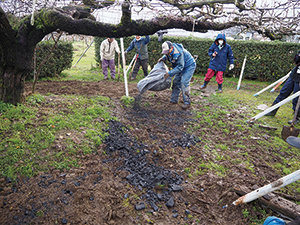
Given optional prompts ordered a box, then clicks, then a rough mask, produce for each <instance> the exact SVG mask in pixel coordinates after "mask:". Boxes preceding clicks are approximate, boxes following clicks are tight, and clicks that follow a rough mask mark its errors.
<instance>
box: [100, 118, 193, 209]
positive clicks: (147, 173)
mask: <svg viewBox="0 0 300 225" xmlns="http://www.w3.org/2000/svg"><path fill="white" fill-rule="evenodd" d="M126 130H129V129H128V128H127V127H125V126H124V125H123V124H122V123H120V122H118V121H114V120H111V121H110V123H109V128H108V129H107V130H106V132H108V133H109V135H108V136H107V137H106V138H105V140H104V144H106V148H105V151H106V153H108V154H112V153H113V152H115V151H118V153H119V155H120V157H119V159H118V160H120V161H122V162H123V163H122V166H120V167H119V168H118V170H125V171H128V172H129V175H128V176H127V177H126V179H127V182H128V183H130V184H131V185H133V186H135V188H138V189H139V190H143V189H145V190H146V194H144V195H143V196H140V197H141V199H145V200H146V201H147V203H148V204H149V205H150V206H151V207H152V209H153V210H154V211H157V210H158V207H157V205H156V204H157V203H158V202H160V201H164V202H165V204H166V206H167V207H173V206H174V199H173V197H172V195H171V192H176V191H181V190H182V186H181V184H182V183H183V180H184V179H183V177H182V176H180V175H178V174H177V173H176V172H174V171H170V170H169V169H165V168H163V167H160V166H158V165H157V164H158V163H157V160H158V159H157V160H155V158H156V157H155V154H156V152H155V151H154V152H153V153H152V154H153V157H151V158H152V159H153V160H151V161H150V160H149V157H147V156H148V155H149V154H151V152H150V151H149V150H148V149H149V147H148V146H147V145H145V144H143V143H139V142H138V141H136V140H135V138H134V137H130V136H129V135H128V134H126ZM189 138H191V139H193V141H191V140H190V139H189ZM189 138H187V137H183V139H182V140H181V141H183V140H185V141H187V142H188V143H190V144H193V145H194V144H195V143H196V142H195V141H194V139H196V138H195V137H193V136H189ZM172 141H174V140H172ZM174 142H176V141H174ZM188 143H187V144H186V145H188ZM155 186H159V187H164V188H163V189H162V193H157V192H155V188H154V187H155ZM125 197H126V196H125ZM135 207H136V209H137V210H140V209H143V208H145V205H144V204H143V203H142V204H139V205H136V206H135Z"/></svg>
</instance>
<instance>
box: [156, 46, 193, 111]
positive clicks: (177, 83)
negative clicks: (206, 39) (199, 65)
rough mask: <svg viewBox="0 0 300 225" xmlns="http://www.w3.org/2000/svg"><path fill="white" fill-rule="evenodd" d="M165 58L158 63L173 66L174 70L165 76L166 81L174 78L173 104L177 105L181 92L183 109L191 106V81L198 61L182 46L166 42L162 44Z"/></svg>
mask: <svg viewBox="0 0 300 225" xmlns="http://www.w3.org/2000/svg"><path fill="white" fill-rule="evenodd" d="M161 54H164V56H163V57H162V58H160V59H159V60H158V61H164V62H165V61H168V62H170V63H171V64H172V68H173V69H172V70H170V71H169V72H167V73H166V74H165V79H167V78H168V77H174V79H173V85H172V94H171V103H172V104H177V103H178V98H179V94H180V90H181V92H182V96H183V103H184V104H183V105H182V108H183V109H188V108H189V107H190V106H191V96H190V81H191V79H192V76H193V74H194V72H195V69H196V61H195V59H194V57H193V56H192V55H191V53H190V52H188V51H187V50H186V49H185V48H184V47H183V46H182V44H178V43H172V42H171V41H165V42H164V43H163V44H162V53H161Z"/></svg>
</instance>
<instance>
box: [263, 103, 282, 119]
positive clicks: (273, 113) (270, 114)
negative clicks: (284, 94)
mask: <svg viewBox="0 0 300 225" xmlns="http://www.w3.org/2000/svg"><path fill="white" fill-rule="evenodd" d="M273 105H275V104H274V103H273V104H272V106H273ZM272 106H271V107H272ZM278 109H279V107H278V108H277V109H274V110H273V111H271V112H269V113H267V114H266V115H265V116H275V115H276V113H277V111H278Z"/></svg>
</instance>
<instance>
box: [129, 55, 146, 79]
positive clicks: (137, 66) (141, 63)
mask: <svg viewBox="0 0 300 225" xmlns="http://www.w3.org/2000/svg"><path fill="white" fill-rule="evenodd" d="M140 66H142V69H143V72H144V77H146V76H148V59H143V60H141V59H140V58H138V59H137V61H136V64H135V66H134V68H133V72H132V75H131V77H132V78H136V75H137V74H138V72H139V69H140Z"/></svg>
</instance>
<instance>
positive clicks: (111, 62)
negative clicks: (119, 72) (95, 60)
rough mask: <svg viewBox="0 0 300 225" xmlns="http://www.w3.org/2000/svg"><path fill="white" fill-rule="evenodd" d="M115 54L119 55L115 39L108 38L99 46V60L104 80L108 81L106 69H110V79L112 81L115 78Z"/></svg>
mask: <svg viewBox="0 0 300 225" xmlns="http://www.w3.org/2000/svg"><path fill="white" fill-rule="evenodd" d="M115 52H117V53H118V54H120V49H119V46H118V42H117V41H116V40H115V38H113V37H109V38H107V39H105V40H104V41H102V43H101V45H100V60H101V61H102V72H103V76H104V80H107V79H108V67H109V69H110V76H111V79H113V80H114V79H115V78H116V69H115Z"/></svg>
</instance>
